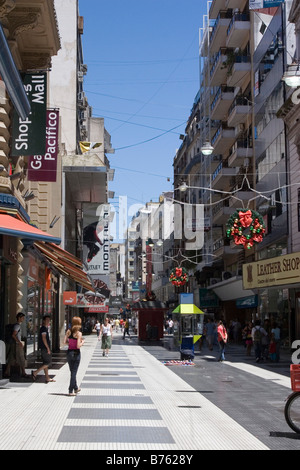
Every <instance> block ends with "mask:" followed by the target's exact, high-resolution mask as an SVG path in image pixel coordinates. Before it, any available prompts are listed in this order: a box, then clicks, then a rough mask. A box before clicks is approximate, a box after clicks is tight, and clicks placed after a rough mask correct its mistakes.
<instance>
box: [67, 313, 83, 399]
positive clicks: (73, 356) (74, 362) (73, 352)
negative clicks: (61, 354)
mask: <svg viewBox="0 0 300 470" xmlns="http://www.w3.org/2000/svg"><path fill="white" fill-rule="evenodd" d="M80 330H81V318H80V317H73V318H72V327H71V330H68V331H67V332H66V336H65V344H67V343H68V344H69V347H68V352H67V359H68V364H69V368H70V372H71V379H70V385H69V396H70V397H74V396H75V395H76V393H78V392H80V388H78V386H77V381H76V375H77V371H78V367H79V364H80V348H81V346H82V345H83V343H84V340H83V338H82V333H81V331H80Z"/></svg>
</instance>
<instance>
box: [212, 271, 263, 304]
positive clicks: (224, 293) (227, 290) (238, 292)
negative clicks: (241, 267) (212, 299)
mask: <svg viewBox="0 0 300 470" xmlns="http://www.w3.org/2000/svg"><path fill="white" fill-rule="evenodd" d="M207 289H208V290H213V291H214V292H215V294H217V296H218V297H219V299H220V300H223V301H225V302H226V300H236V299H242V298H243V297H248V296H250V295H254V294H255V292H254V291H253V290H249V289H248V290H246V289H243V278H242V276H235V277H231V278H230V279H227V280H226V281H222V282H218V283H217V284H214V285H212V286H209V287H207Z"/></svg>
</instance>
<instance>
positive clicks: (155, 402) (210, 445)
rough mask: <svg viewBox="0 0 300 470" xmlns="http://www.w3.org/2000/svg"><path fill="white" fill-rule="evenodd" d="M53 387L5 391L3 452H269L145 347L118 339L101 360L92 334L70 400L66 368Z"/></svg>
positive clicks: (0, 418)
mask: <svg viewBox="0 0 300 470" xmlns="http://www.w3.org/2000/svg"><path fill="white" fill-rule="evenodd" d="M50 374H51V375H53V374H56V375H55V379H56V382H53V383H49V384H47V385H46V384H44V383H42V382H35V383H28V384H24V383H23V384H10V385H9V387H8V388H4V389H0V449H1V450H4V449H10V450H15V449H16V450H68V449H76V450H80V449H82V450H89V449H97V450H168V451H172V450H173V451H176V450H210V449H216V448H218V449H233V450H239V449H240V450H246V449H251V450H255V449H266V447H265V446H264V445H263V444H262V443H261V442H260V441H259V440H258V439H256V438H255V437H254V436H253V435H252V434H250V433H249V432H247V431H246V430H244V429H243V427H241V426H240V425H239V424H237V423H236V422H235V421H234V420H233V419H231V418H230V417H229V416H228V415H226V414H225V413H224V412H222V410H220V409H219V408H217V407H216V406H214V405H213V404H212V403H211V402H210V401H208V400H207V399H206V398H205V397H204V396H203V395H201V394H200V393H191V392H193V391H194V389H193V388H192V387H191V386H189V385H188V384H187V383H186V382H185V381H184V380H182V379H181V378H180V377H178V376H177V375H176V374H174V372H173V371H172V370H171V368H170V367H166V366H165V365H164V364H162V363H161V362H160V361H158V360H157V359H155V357H153V355H151V354H149V353H148V352H147V351H146V350H145V349H144V348H142V347H140V346H138V345H136V344H135V343H134V342H133V341H130V340H128V339H126V341H124V342H123V341H122V339H121V336H120V335H119V338H118V337H117V336H115V339H114V343H113V347H112V350H111V352H110V354H109V357H103V356H102V351H101V349H100V343H99V342H98V341H97V338H96V337H95V336H93V335H92V336H88V337H87V338H86V343H85V345H84V347H83V349H82V359H81V364H80V368H79V372H78V383H80V384H81V385H80V387H81V392H80V394H78V395H77V396H76V397H69V396H68V395H67V393H68V384H69V377H70V374H69V369H68V365H67V364H65V365H64V366H63V367H61V369H59V370H58V371H55V370H51V371H50Z"/></svg>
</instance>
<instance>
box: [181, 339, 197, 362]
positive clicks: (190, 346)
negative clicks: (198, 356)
mask: <svg viewBox="0 0 300 470" xmlns="http://www.w3.org/2000/svg"><path fill="white" fill-rule="evenodd" d="M180 355H181V360H182V361H190V360H192V359H194V357H195V353H194V343H193V336H183V337H182V341H181V348H180Z"/></svg>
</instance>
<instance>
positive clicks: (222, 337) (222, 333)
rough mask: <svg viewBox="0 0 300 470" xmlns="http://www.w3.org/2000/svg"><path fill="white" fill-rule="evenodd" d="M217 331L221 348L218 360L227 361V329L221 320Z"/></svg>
mask: <svg viewBox="0 0 300 470" xmlns="http://www.w3.org/2000/svg"><path fill="white" fill-rule="evenodd" d="M217 331H218V343H219V349H220V356H219V359H218V361H219V362H222V361H225V345H226V343H227V331H226V328H225V326H224V325H223V322H222V321H221V320H220V321H219V323H218V329H217Z"/></svg>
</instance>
